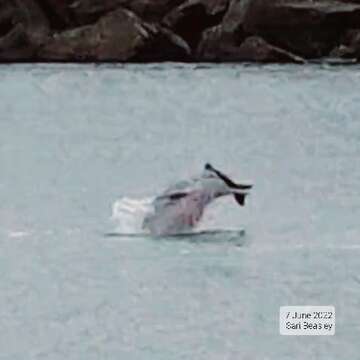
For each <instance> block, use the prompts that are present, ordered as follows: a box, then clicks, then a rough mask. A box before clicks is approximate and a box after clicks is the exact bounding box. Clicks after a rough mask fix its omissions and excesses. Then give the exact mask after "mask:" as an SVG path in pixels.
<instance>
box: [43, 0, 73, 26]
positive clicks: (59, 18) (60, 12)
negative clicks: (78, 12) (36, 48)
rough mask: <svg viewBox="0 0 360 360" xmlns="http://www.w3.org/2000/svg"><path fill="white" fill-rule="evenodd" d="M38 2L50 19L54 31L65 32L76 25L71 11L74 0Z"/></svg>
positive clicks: (45, 0)
mask: <svg viewBox="0 0 360 360" xmlns="http://www.w3.org/2000/svg"><path fill="white" fill-rule="evenodd" d="M37 2H38V4H39V5H40V6H41V8H42V9H43V11H44V12H45V14H46V16H47V17H48V19H49V22H50V25H51V28H52V29H54V30H57V31H58V30H64V29H65V28H67V27H73V26H74V25H75V20H74V18H73V15H72V11H71V6H72V4H73V2H74V0H61V1H59V0H37Z"/></svg>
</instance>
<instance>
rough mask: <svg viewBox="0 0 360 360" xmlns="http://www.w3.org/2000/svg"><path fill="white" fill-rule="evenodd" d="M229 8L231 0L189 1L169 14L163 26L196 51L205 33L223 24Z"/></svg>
mask: <svg viewBox="0 0 360 360" xmlns="http://www.w3.org/2000/svg"><path fill="white" fill-rule="evenodd" d="M228 6H229V0H187V1H185V2H184V3H183V4H181V5H180V6H178V7H176V8H175V9H173V10H172V11H171V12H170V13H169V14H167V15H166V17H165V18H164V20H163V24H164V25H165V26H167V27H169V28H170V29H172V31H174V32H175V33H177V34H179V35H180V36H181V37H182V38H183V39H185V40H186V42H187V43H188V44H189V45H190V46H191V47H192V48H193V49H195V48H196V47H197V45H198V43H199V41H200V38H201V35H202V33H203V31H204V30H205V29H207V28H209V27H213V26H215V25H217V24H220V23H221V21H222V19H223V17H224V15H225V13H226V11H227V9H228Z"/></svg>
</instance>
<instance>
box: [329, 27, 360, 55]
mask: <svg viewBox="0 0 360 360" xmlns="http://www.w3.org/2000/svg"><path fill="white" fill-rule="evenodd" d="M330 57H332V58H340V59H357V60H359V59H360V29H349V30H348V31H346V32H345V34H344V36H343V37H342V38H341V40H340V43H339V44H338V45H337V46H336V47H335V48H334V49H333V50H332V52H331V53H330Z"/></svg>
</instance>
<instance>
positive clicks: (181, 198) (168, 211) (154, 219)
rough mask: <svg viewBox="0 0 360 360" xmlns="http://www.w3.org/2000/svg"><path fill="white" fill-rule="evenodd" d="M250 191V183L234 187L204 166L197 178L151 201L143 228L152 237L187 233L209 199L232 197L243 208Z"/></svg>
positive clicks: (199, 218)
mask: <svg viewBox="0 0 360 360" xmlns="http://www.w3.org/2000/svg"><path fill="white" fill-rule="evenodd" d="M251 188H252V185H251V184H237V183H235V182H233V181H232V180H230V179H229V177H227V176H226V175H224V174H223V173H222V172H220V171H219V170H217V169H215V168H214V167H213V166H211V165H210V164H206V165H205V167H204V171H203V173H202V174H201V175H200V176H199V177H196V178H192V179H190V180H189V181H181V182H179V183H176V184H175V185H173V186H171V187H169V188H168V189H167V190H166V191H164V192H163V193H162V194H160V195H159V196H157V197H156V198H155V199H154V200H153V202H152V207H153V211H152V212H151V213H149V214H148V215H147V216H146V217H145V219H144V222H143V228H144V229H145V230H147V231H149V232H150V233H151V234H152V235H173V234H179V233H186V232H189V231H191V230H192V229H193V228H194V227H195V226H196V225H197V224H198V223H199V221H200V220H201V218H202V215H203V213H204V210H205V208H206V206H207V205H209V204H210V203H211V202H212V201H213V200H215V199H217V198H219V197H222V196H226V195H233V196H234V198H235V200H236V202H237V203H238V204H239V205H240V206H244V205H245V198H246V196H247V195H248V191H249V190H250V189H251Z"/></svg>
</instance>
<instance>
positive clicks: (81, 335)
mask: <svg viewBox="0 0 360 360" xmlns="http://www.w3.org/2000/svg"><path fill="white" fill-rule="evenodd" d="M359 80H360V68H358V67H321V66H264V67H261V66H233V65H226V66H222V65H221V66H220V65H219V66H195V65H186V66H185V65H179V64H163V65H147V66H145V65H143V66H140V65H131V66H113V65H111V66H94V65H86V66H85V65H84V66H78V65H7V66H1V67H0V329H1V330H0V359H1V360H24V359H27V360H30V359H34V360H35V359H36V360H37V359H47V360H48V359H51V360H58V359H59V360H60V359H61V360H63V359H67V360H91V359H109V360H115V359H131V360H133V359H134V360H142V359H144V360H153V359H154V360H163V359H164V360H173V359H174V360H178V359H196V360H202V359H204V360H205V359H206V360H210V359H214V360H215V359H216V360H218V359H227V360H238V359H264V360H265V359H271V360H272V359H274V360H285V359H305V358H307V359H326V360H329V359H343V360H349V359H360V354H359V346H358V344H359V335H360V226H359V219H360V187H359V183H360V160H359V155H360V121H359V106H360V105H359V104H360V95H359V94H360V81H359ZM205 162H211V163H212V164H213V165H214V166H216V167H218V168H219V169H220V170H222V171H224V172H225V173H227V174H230V175H231V176H232V177H233V178H234V179H246V180H247V179H249V180H251V181H253V182H254V189H253V191H252V194H251V196H250V198H249V201H248V204H247V206H246V207H245V208H239V207H237V206H236V203H235V202H234V201H233V200H231V199H222V200H219V201H218V202H216V203H215V204H214V205H212V206H211V207H210V208H209V210H208V211H207V213H206V215H205V218H204V221H203V223H202V226H203V228H205V229H211V228H217V229H222V230H228V229H244V230H245V234H243V233H241V234H240V233H239V234H238V235H236V233H234V234H235V236H234V234H233V236H232V237H231V239H229V237H228V235H227V233H226V232H224V234H223V236H221V235H220V236H219V235H217V237H216V238H212V235H210V234H209V235H208V236H201V237H198V238H196V237H194V236H189V237H186V236H185V237H181V238H176V239H174V238H150V237H147V236H135V237H134V236H128V237H127V236H119V237H118V236H111V237H109V236H106V234H108V233H111V232H114V231H118V230H119V227H120V230H122V229H123V228H124V227H128V228H129V227H130V230H131V227H134V226H135V225H134V224H133V223H132V222H131V221H130V220H131V219H130V220H129V219H127V220H125V225H124V222H123V223H121V219H119V216H117V217H116V216H115V219H111V216H112V208H113V207H114V205H116V204H119V201H121V199H124V198H126V199H132V200H131V201H133V202H134V201H140V202H141V201H144V199H147V198H149V197H151V196H153V195H155V194H156V193H158V192H159V191H162V190H163V189H164V188H165V187H166V186H168V185H169V184H170V183H172V182H174V181H177V180H179V179H183V178H184V179H186V178H188V177H190V176H192V175H194V174H197V173H198V172H200V171H201V170H202V168H203V166H204V163H205ZM136 199H138V200H136ZM117 215H119V214H117ZM120 215H121V214H120ZM114 220H115V221H114ZM132 220H133V219H132ZM123 230H124V229H123ZM234 237H235V239H234ZM285 305H334V306H335V308H336V335H335V336H324V337H322V336H318V337H316V336H314V337H312V336H311V337H307V336H306V337H287V336H281V335H279V319H278V318H279V307H280V306H285Z"/></svg>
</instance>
